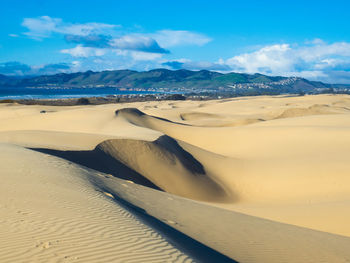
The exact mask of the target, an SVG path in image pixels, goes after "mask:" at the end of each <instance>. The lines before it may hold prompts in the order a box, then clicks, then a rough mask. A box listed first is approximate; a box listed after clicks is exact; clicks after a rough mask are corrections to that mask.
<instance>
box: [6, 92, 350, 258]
mask: <svg viewBox="0 0 350 263" xmlns="http://www.w3.org/2000/svg"><path fill="white" fill-rule="evenodd" d="M349 109H350V97H349V96H345V95H337V96H335V95H319V96H300V97H290V96H276V97H269V96H261V97H246V98H232V99H225V100H219V101H200V102H199V101H162V102H156V101H155V102H140V103H129V104H128V103H126V104H116V105H100V106H75V107H50V106H21V105H15V104H7V105H6V104H4V105H0V120H1V122H2V125H1V126H0V142H3V143H6V145H2V146H1V149H2V150H1V152H0V154H1V155H2V156H4V158H2V159H1V161H2V164H1V165H2V167H5V168H4V169H2V171H1V172H0V175H1V180H2V181H3V182H5V184H2V186H3V189H2V190H4V191H2V200H5V201H4V202H3V204H2V205H1V209H5V210H4V213H6V214H7V217H6V218H5V219H4V220H2V221H1V222H2V223H1V224H0V227H1V228H2V229H4V231H7V232H6V233H7V236H8V237H9V238H7V239H10V240H11V241H10V242H8V243H6V240H5V239H0V240H1V241H0V242H1V247H2V246H4V247H5V248H6V249H5V250H4V251H5V252H3V253H2V254H1V252H2V250H1V252H0V261H1V262H2V261H3V260H2V259H4V260H6V261H5V262H11V259H18V261H20V260H21V259H22V258H26V257H28V258H30V260H32V261H34V262H35V261H36V260H37V261H42V262H48V261H50V260H51V261H53V262H56V261H57V262H58V261H60V260H61V259H62V256H63V255H66V254H67V255H68V256H69V257H70V256H71V255H73V254H74V257H78V258H77V259H74V260H77V262H79V260H80V261H81V262H87V261H89V260H90V261H91V262H96V260H97V258H99V257H100V256H102V254H104V253H106V255H109V256H110V258H112V259H113V260H114V261H116V262H122V261H123V259H119V261H118V259H117V255H118V253H121V255H124V256H125V259H129V260H130V262H134V261H135V262H144V261H142V259H141V258H142V257H143V256H142V255H141V254H137V253H138V252H137V253H136V252H135V253H136V254H137V255H138V256H139V257H138V256H136V257H135V258H133V256H134V254H133V252H130V251H133V248H131V247H129V245H128V244H122V243H120V242H121V241H120V240H119V241H118V238H117V233H118V231H120V229H121V228H117V226H114V225H112V224H109V223H107V222H105V221H103V220H102V219H101V220H102V221H103V222H102V221H101V222H102V223H101V224H99V225H97V222H99V221H100V219H99V218H98V216H101V217H102V218H105V216H106V218H108V219H109V221H113V220H116V221H118V220H119V221H118V222H121V221H120V220H122V219H120V218H119V217H122V218H123V217H124V215H125V214H126V212H125V211H124V210H120V208H118V206H116V204H115V203H113V202H112V200H113V199H114V198H115V200H117V199H118V198H121V199H122V200H124V201H125V202H128V203H129V204H131V205H133V206H136V207H138V208H141V209H142V211H143V213H146V214H149V215H152V216H153V217H155V218H158V219H159V220H161V221H163V222H164V223H165V224H167V225H169V226H171V227H172V228H175V229H177V230H179V231H181V232H182V233H185V234H186V235H188V236H190V237H191V238H193V239H195V240H197V241H199V242H201V243H203V244H204V245H206V246H207V247H208V248H207V249H206V251H208V249H209V247H210V248H213V249H215V250H216V251H218V252H219V253H222V254H223V255H226V256H228V257H230V258H232V259H235V260H237V261H239V262H347V261H349V260H350V255H349V253H348V252H347V251H348V247H350V244H349V238H350V227H349V224H347V222H348V221H349V220H350V209H349V206H350V178H349V176H348V175H349V174H350V136H349V134H350V110H349ZM43 110H44V111H47V113H44V114H43V113H41V112H42V111H43ZM13 145H19V146H18V147H15V146H13ZM22 146H24V147H27V148H29V149H32V150H25V149H23V148H21V147H22ZM50 155H51V156H50ZM16 156H17V158H16ZM19 160H21V162H20V163H19ZM22 160H24V161H23V162H22ZM13 167H15V168H16V169H12V168H13ZM84 167H85V168H84ZM86 167H87V168H86ZM90 168H91V169H93V170H89V169H90ZM28 175H29V176H28ZM30 178H33V179H32V180H31V179H30ZM15 182H17V183H16V184H15ZM5 185H6V186H5ZM8 185H9V186H8ZM10 186H11V187H12V188H11V187H10ZM17 188H18V189H20V190H18V191H16V190H15V189H17ZM51 188H52V189H51ZM11 189H12V190H11ZM50 189H51V190H50ZM12 191H15V194H11V193H12ZM33 191H34V192H35V194H36V195H31V194H30V193H31V192H33ZM61 191H62V192H61ZM96 191H97V192H96ZM40 193H41V195H42V196H45V198H43V199H40V198H39V197H37V196H40ZM24 196H26V197H27V199H26V198H24ZM95 196H97V197H95ZM43 200H47V202H46V201H45V202H44V201H43ZM83 200H84V201H83ZM85 200H89V202H87V203H86V202H85ZM90 200H93V201H91V202H90ZM43 202H44V203H45V204H44V203H43ZM17 203H18V204H20V206H21V207H22V209H18V210H19V211H22V210H23V211H24V210H25V209H26V210H28V211H29V210H33V211H37V212H36V213H38V214H40V216H41V218H42V215H43V214H45V213H47V214H48V215H51V216H50V217H47V218H46V219H40V220H47V222H46V223H45V228H44V229H50V226H52V228H51V229H53V230H52V231H51V232H50V231H46V232H45V231H44V230H42V231H41V232H40V230H35V229H33V228H32V226H33V225H30V224H26V225H19V224H20V223H19V222H21V221H18V220H21V219H19V217H18V216H20V213H19V214H18V215H17V214H16V213H12V212H10V210H9V209H10V208H11V207H14V204H17ZM49 203H53V204H55V205H54V206H50V205H49ZM107 204H108V205H107ZM113 207H114V208H113ZM24 208H25V209H24ZM11 209H12V208H11ZM69 209H71V210H69ZM96 209H100V210H96ZM101 209H102V210H101ZM11 211H12V210H11ZM13 211H15V210H13ZM77 211H79V213H80V214H81V216H80V215H79V214H74V213H76V212H77ZM96 211H97V212H96ZM112 211H113V212H112ZM111 213H112V214H111ZM28 217H32V219H31V220H32V221H31V222H32V224H34V225H40V222H43V221H40V220H39V219H38V218H36V217H35V216H34V214H31V215H30V216H28ZM73 217H74V218H77V220H78V219H79V220H78V221H74V220H73V219H72V218H73ZM96 217H97V218H96ZM68 218H70V219H68ZM127 218H132V216H131V215H130V216H129V214H128V216H127ZM111 219H112V220H111ZM55 220H56V221H55ZM69 220H71V223H70V222H68V221H69ZM84 220H85V221H84ZM39 221H40V222H39ZM136 221H137V220H136ZM9 222H10V223H9ZM15 222H17V223H15ZM33 222H34V223H33ZM58 222H63V223H60V224H61V225H59V226H57V227H56V225H58V224H59V223H58ZM65 222H68V223H65ZM122 222H123V223H122V224H123V227H124V228H125V229H134V228H135V227H136V226H135V225H134V224H135V220H134V219H132V220H131V221H130V222H129V221H127V222H126V221H122ZM62 224H63V225H62ZM66 224H67V225H68V226H66ZM70 224H72V225H74V226H79V225H80V224H81V225H82V226H86V227H82V228H79V229H80V231H76V230H75V228H74V227H71V228H69V225H70ZM140 224H141V223H140ZM141 226H142V227H141V229H148V230H147V231H155V233H156V234H151V235H150V237H149V236H148V237H147V238H146V237H145V240H147V241H145V242H151V243H150V244H159V246H165V247H167V249H165V250H163V249H156V248H154V245H146V246H145V247H138V245H137V246H136V247H135V251H136V250H137V249H138V248H140V250H142V251H144V252H145V253H146V254H147V253H150V254H149V257H148V256H146V254H144V255H145V256H144V258H145V259H149V260H148V261H151V262H157V261H159V262H163V261H167V260H169V261H172V259H171V257H172V256H173V255H176V256H175V257H176V258H177V259H179V260H180V261H181V260H191V259H190V257H192V258H194V260H196V258H195V256H194V255H192V254H191V253H190V252H191V251H188V250H186V246H185V247H181V246H177V247H174V244H173V243H171V242H170V243H167V242H168V241H167V240H168V239H169V236H167V235H165V236H162V234H160V233H158V232H157V229H154V228H153V227H150V225H148V224H147V223H145V224H143V223H142V224H141ZM123 227H122V228H123ZM61 228H62V229H65V230H64V231H63V232H62V231H60V230H57V229H61ZM103 229H109V230H108V231H106V232H105V231H104V230H103ZM19 230H20V231H22V232H18V231H19ZM90 230H91V231H90ZM92 230H94V231H95V232H93V231H92ZM16 231H17V232H16ZM36 231H37V232H36ZM74 231H76V232H79V233H76V232H74ZM132 231H134V230H132ZM135 231H136V232H130V233H129V232H126V233H125V239H123V240H127V239H128V236H130V237H134V233H135V234H137V235H138V234H140V235H141V234H142V233H146V232H147V231H146V230H145V231H146V232H145V231H144V230H135ZM39 232H40V233H39ZM56 232H57V233H56ZM109 232H110V233H111V234H106V233H109ZM55 233H56V234H55ZM114 233H115V236H113V235H114ZM152 233H153V232H152ZM21 235H22V236H25V238H23V239H21V238H20V236H21ZM52 235H53V236H54V239H56V238H57V240H60V238H63V237H64V238H68V236H66V235H73V236H74V237H73V236H72V240H73V241H72V242H73V243H74V242H75V243H76V242H77V241H75V240H79V239H81V240H82V242H81V244H80V243H79V244H78V245H76V246H72V242H71V243H69V244H70V245H71V246H72V248H70V247H69V246H62V247H57V251H56V250H54V249H53V248H52V247H55V246H56V245H55V246H54V245H52V244H54V243H52V242H53V241H51V240H53V239H51V236H52ZM32 236H33V237H35V236H40V240H39V239H38V240H37V243H38V244H37V243H35V242H34V243H35V244H36V245H38V247H39V248H40V249H39V250H38V251H37V250H35V251H32V243H31V242H30V241H29V240H31V239H30V238H29V237H32ZM90 236H92V238H91V240H90V239H89V238H88V237H90ZM146 236H147V235H146ZM151 237H152V238H153V237H156V238H159V240H158V239H157V240H153V239H152V238H151ZM142 238H143V237H142ZM142 238H141V237H140V240H141V239H142ZM133 240H134V239H133ZM137 240H139V239H138V238H137ZM90 241H91V243H89V242H90ZM45 242H50V243H45ZM84 242H85V243H84ZM93 242H96V244H97V245H96V249H95V250H94V249H91V250H89V249H88V248H91V246H92V244H93ZM132 242H133V241H131V243H132ZM135 242H136V241H135ZM17 243H20V244H21V245H20V251H21V252H19V253H18V254H16V253H14V252H13V251H15V249H14V248H15V246H16V244H17ZM180 243H181V242H180ZM90 244H91V245H90ZM105 244H108V245H105ZM36 245H35V246H36ZM44 247H49V248H48V249H46V248H45V249H44ZM84 247H85V248H86V249H85V250H84ZM112 248H113V251H114V252H113V251H112ZM124 249H125V250H124ZM148 249H149V250H148ZM50 250H51V251H54V252H53V253H51V251H50ZM48 252H50V253H51V254H49V253H48ZM73 252H74V253H73ZM75 252H77V253H75ZM78 252H79V253H78ZM140 253H141V252H140ZM152 253H153V254H152ZM75 254H79V255H80V256H75ZM84 254H86V257H85V258H84V260H83V259H81V258H80V257H81V255H84ZM109 256H108V257H109ZM124 256H123V257H124ZM72 257H73V256H72ZM108 257H107V258H108ZM128 257H129V258H128ZM63 258H64V257H63ZM110 258H109V259H110ZM70 259H71V260H73V258H70ZM197 259H198V258H197ZM62 260H65V259H62ZM94 260H95V261H94ZM113 260H112V261H113ZM201 260H203V258H201ZM222 260H227V258H225V257H224V259H222ZM97 261H98V260H97ZM101 261H103V260H102V259H101ZM105 262H109V261H105ZM209 262H221V261H217V260H216V261H215V260H214V261H213V260H212V261H209Z"/></svg>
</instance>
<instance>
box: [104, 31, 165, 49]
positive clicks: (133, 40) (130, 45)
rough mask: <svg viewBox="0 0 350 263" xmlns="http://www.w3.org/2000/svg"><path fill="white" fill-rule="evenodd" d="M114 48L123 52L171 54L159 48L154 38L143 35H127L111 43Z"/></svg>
mask: <svg viewBox="0 0 350 263" xmlns="http://www.w3.org/2000/svg"><path fill="white" fill-rule="evenodd" d="M110 46H111V47H112V48H116V49H121V50H123V49H124V50H135V51H140V52H149V53H163V54H165V53H169V51H168V50H166V49H164V48H162V47H160V46H159V44H158V43H157V41H155V40H154V39H153V38H150V37H147V36H142V35H136V34H132V35H125V36H122V37H119V38H115V39H112V40H111V41H110Z"/></svg>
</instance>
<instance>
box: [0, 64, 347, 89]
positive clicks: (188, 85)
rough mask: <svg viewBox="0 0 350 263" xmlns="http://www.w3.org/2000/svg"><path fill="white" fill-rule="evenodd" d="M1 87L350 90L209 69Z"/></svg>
mask: <svg viewBox="0 0 350 263" xmlns="http://www.w3.org/2000/svg"><path fill="white" fill-rule="evenodd" d="M0 86H3V87H4V86H6V87H36V88H49V87H62V88H63V87H65V88H69V87H84V88H89V87H115V88H119V89H126V90H128V89H129V90H135V89H140V90H154V91H174V92H233V93H234V92H236V93H239V94H240V93H249V92H251V93H254V92H260V91H262V92H264V91H265V92H272V93H273V92H275V93H296V92H298V93H317V92H322V91H327V90H329V89H339V90H349V89H350V86H349V85H331V84H325V83H322V82H315V81H308V80H306V79H303V78H296V77H278V76H277V77H272V76H266V75H262V74H258V73H257V74H243V73H226V74H223V73H219V72H213V71H208V70H201V71H191V70H185V69H180V70H168V69H154V70H150V71H143V72H138V71H133V70H114V71H102V72H93V71H86V72H78V73H70V74H66V73H61V74H56V75H43V76H33V77H24V78H23V77H22V78H15V77H9V76H5V75H0Z"/></svg>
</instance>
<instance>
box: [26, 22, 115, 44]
mask: <svg viewBox="0 0 350 263" xmlns="http://www.w3.org/2000/svg"><path fill="white" fill-rule="evenodd" d="M22 26H23V27H26V28H27V29H28V31H27V32H25V33H24V34H25V35H27V36H29V37H32V38H34V39H42V38H47V37H50V36H51V34H52V33H60V34H67V35H81V36H86V35H90V34H99V33H101V32H104V33H105V32H106V31H107V30H112V29H114V28H116V27H118V26H119V25H112V24H104V23H84V24H79V23H76V24H73V23H66V22H64V21H63V20H62V19H61V18H52V17H50V16H40V17H36V18H24V19H23V22H22Z"/></svg>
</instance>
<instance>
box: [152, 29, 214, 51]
mask: <svg viewBox="0 0 350 263" xmlns="http://www.w3.org/2000/svg"><path fill="white" fill-rule="evenodd" d="M150 36H151V37H152V38H154V39H155V40H156V41H157V42H158V43H159V44H160V45H161V46H162V47H165V48H168V47H174V46H185V45H196V46H203V45H204V44H207V43H208V42H210V41H211V38H209V37H208V36H206V35H204V34H200V33H196V32H191V31H186V30H160V31H157V32H156V33H154V34H150Z"/></svg>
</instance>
